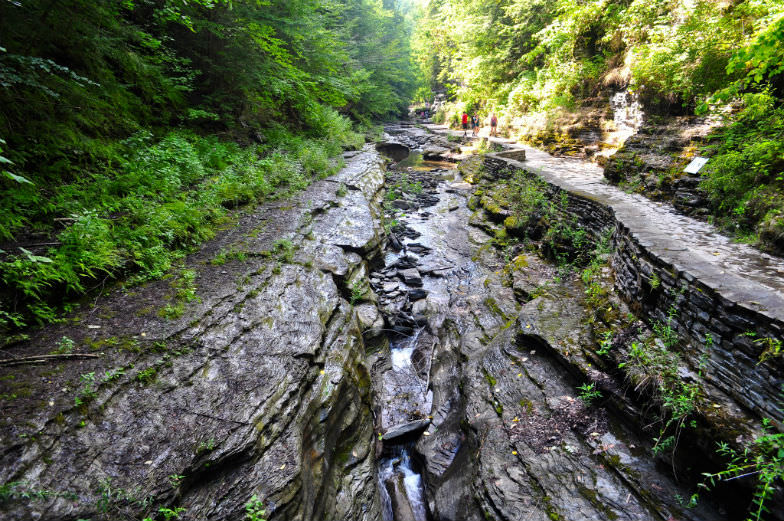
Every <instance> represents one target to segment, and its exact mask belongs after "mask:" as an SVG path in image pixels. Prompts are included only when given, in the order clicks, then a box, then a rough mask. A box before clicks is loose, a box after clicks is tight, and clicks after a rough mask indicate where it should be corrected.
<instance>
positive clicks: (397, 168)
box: [0, 125, 782, 521]
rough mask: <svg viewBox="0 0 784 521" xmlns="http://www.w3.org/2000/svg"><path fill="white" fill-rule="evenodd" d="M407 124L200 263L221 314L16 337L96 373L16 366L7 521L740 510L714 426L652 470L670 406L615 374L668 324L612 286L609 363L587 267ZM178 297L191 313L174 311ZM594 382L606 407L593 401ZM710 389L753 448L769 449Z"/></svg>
mask: <svg viewBox="0 0 784 521" xmlns="http://www.w3.org/2000/svg"><path fill="white" fill-rule="evenodd" d="M386 130H387V135H386V136H385V137H386V141H385V142H384V143H383V144H381V145H379V146H378V150H380V151H381V152H383V153H384V154H385V155H387V156H389V157H392V158H394V160H395V161H397V162H396V163H393V164H392V165H390V166H389V167H385V166H384V160H383V159H382V156H381V154H380V153H379V151H377V150H376V147H373V146H370V145H369V146H367V147H366V148H365V149H364V150H362V151H360V152H353V153H348V154H346V162H347V166H346V167H345V168H344V169H343V170H342V171H341V172H340V173H339V174H337V175H336V176H333V177H332V178H329V179H326V180H322V181H319V182H317V183H315V184H313V185H312V186H311V187H309V188H308V189H307V190H306V191H304V192H303V193H301V194H300V195H298V196H296V197H295V198H294V199H293V200H289V201H276V202H272V203H268V204H265V205H263V206H262V207H260V208H258V209H255V210H254V211H251V212H247V213H245V214H243V215H240V216H238V217H237V219H236V222H235V223H233V224H232V226H231V227H230V228H229V229H228V230H227V231H225V232H223V233H221V234H219V235H218V236H217V237H216V239H214V240H213V241H211V242H210V243H208V244H207V246H206V247H205V248H204V249H202V250H201V251H200V252H199V253H197V254H194V255H192V256H191V257H189V259H188V260H187V264H186V266H184V267H183V270H184V271H185V270H191V271H192V272H193V273H194V275H193V276H190V277H192V278H193V279H194V280H195V288H196V290H195V291H196V294H197V296H198V298H193V299H190V298H185V297H183V287H184V285H185V284H186V283H185V282H183V280H184V279H187V278H188V277H184V276H183V275H182V274H180V275H175V276H174V277H172V278H170V279H168V280H163V281H159V282H156V283H152V284H148V285H146V286H144V287H141V288H137V289H135V290H133V291H132V292H129V291H115V292H113V293H111V294H110V295H108V296H107V297H105V298H102V299H100V300H99V301H98V302H96V303H95V305H91V306H89V309H86V310H85V311H83V312H79V313H76V314H75V315H74V316H73V317H71V319H69V322H68V323H65V324H61V325H58V326H56V327H51V328H45V329H43V330H41V331H38V332H36V333H35V334H34V335H33V337H32V338H31V339H30V340H29V341H27V342H25V343H23V344H20V345H18V346H14V352H13V354H14V356H18V357H21V356H26V357H34V356H36V355H43V354H45V353H49V352H51V351H52V350H53V349H55V348H56V346H57V345H58V341H59V339H61V338H62V337H64V336H67V337H68V338H69V339H70V340H71V341H73V343H74V345H75V348H74V351H73V352H74V354H77V355H78V354H85V355H97V356H95V357H85V358H78V357H75V358H74V359H73V360H67V361H58V362H44V363H38V364H34V365H24V366H4V367H0V386H2V389H1V390H0V393H2V394H3V397H4V401H3V417H2V420H1V421H0V436H1V437H2V451H1V452H0V483H3V484H4V485H3V489H2V490H3V494H2V495H1V496H0V510H1V511H2V517H3V519H9V520H20V521H21V520H28V519H41V520H58V521H60V520H61V521H77V520H79V519H85V520H88V519H89V520H93V521H98V520H104V519H107V520H108V519H112V520H115V519H129V520H130V519H133V520H141V519H142V518H144V517H145V516H149V517H153V518H156V519H164V518H165V517H166V516H167V515H169V514H168V513H169V512H175V513H176V514H171V515H176V516H177V517H176V518H178V519H182V520H240V519H244V518H245V514H246V509H247V508H248V505H252V504H253V499H252V498H253V497H254V496H255V497H256V498H258V499H259V500H261V501H263V503H264V506H265V509H266V517H265V518H266V519H269V520H316V519H342V520H368V521H369V520H379V519H380V520H384V521H409V520H416V521H446V520H454V521H458V520H468V521H472V520H477V521H478V520H481V519H497V520H509V521H512V520H525V521H529V520H530V521H537V520H570V521H571V520H586V521H587V520H599V519H602V520H604V519H618V520H649V519H650V520H662V521H664V520H695V521H696V520H719V519H740V518H741V517H742V515H743V511H744V508H745V507H746V505H747V504H748V499H749V491H748V489H741V490H735V489H720V491H719V493H718V494H715V495H713V496H705V497H704V498H703V500H702V501H700V502H699V503H698V504H697V505H696V506H690V508H686V505H685V503H686V502H687V499H688V498H689V497H690V495H691V494H692V493H693V492H694V487H695V484H696V480H697V479H698V478H699V472H700V471H702V470H704V469H705V468H708V467H709V466H710V464H711V463H710V462H706V461H704V460H705V458H710V456H709V455H710V454H711V453H712V443H713V441H714V439H713V438H711V437H710V436H711V434H710V433H712V432H715V429H716V428H717V425H719V422H720V420H719V419H718V417H717V416H716V415H714V416H713V417H712V418H713V419H711V418H707V419H705V418H701V419H700V423H701V426H702V428H701V429H697V430H695V432H696V433H700V434H695V435H693V436H691V437H689V436H684V439H683V440H682V442H681V447H680V448H679V449H678V451H677V452H676V454H677V456H673V457H670V456H668V455H666V454H665V455H659V456H657V457H654V456H652V452H651V449H652V446H653V444H654V442H653V436H652V434H651V433H652V430H651V427H650V424H651V423H652V418H653V417H655V413H654V412H653V411H652V406H651V404H650V402H649V401H647V399H649V398H650V396H647V395H646V394H645V392H644V389H643V390H640V388H639V386H637V388H635V386H633V385H631V384H630V383H629V381H628V380H627V378H626V376H625V375H624V374H623V373H619V372H618V371H616V370H611V368H616V367H617V365H618V363H619V361H621V360H622V358H613V356H614V357H622V356H624V355H623V353H624V352H625V351H624V350H628V348H629V344H630V343H631V341H630V339H631V338H632V337H637V336H644V334H645V333H646V332H650V329H649V324H646V322H645V321H643V320H639V319H638V318H637V317H635V316H634V315H630V311H631V310H630V309H629V308H628V306H627V304H626V303H624V302H623V301H622V299H621V298H620V297H618V296H617V295H615V294H613V292H612V291H609V292H608V294H607V297H606V298H607V300H606V301H605V302H604V304H603V305H604V306H606V307H608V309H611V310H612V313H611V315H612V316H613V317H616V319H617V317H621V316H623V317H627V318H626V319H625V322H624V323H623V334H619V335H618V336H617V337H616V338H615V340H614V346H613V347H614V353H615V354H614V355H612V356H611V357H610V358H609V359H608V358H606V357H605V358H603V357H602V356H600V355H597V354H596V351H597V346H598V344H599V342H600V339H599V338H598V337H597V332H596V326H595V324H596V320H597V319H596V317H597V315H598V314H599V311H601V310H599V311H597V309H595V305H594V304H592V303H591V302H590V301H589V300H588V296H587V294H586V286H585V283H584V282H583V281H582V280H581V279H580V277H579V274H578V273H576V272H572V273H564V271H563V270H562V269H558V268H557V267H556V266H555V265H553V264H552V263H550V262H548V261H546V260H544V259H543V258H542V257H541V256H540V255H538V254H537V248H536V247H535V245H532V244H527V243H526V241H524V240H520V241H499V240H498V239H499V237H503V236H504V235H503V234H504V232H503V228H504V226H503V224H500V223H499V222H498V218H497V216H494V215H493V212H492V211H490V210H488V209H486V208H483V206H482V202H481V197H479V196H478V195H477V189H478V188H479V189H481V190H485V191H487V190H488V189H489V188H491V187H492V184H493V183H497V182H498V180H497V179H495V180H494V179H492V178H483V177H482V175H481V174H480V173H479V172H481V168H480V167H481V164H480V162H478V161H477V160H476V159H474V160H470V159H469V161H466V162H464V163H463V164H462V165H461V166H460V167H458V163H457V162H456V161H457V160H459V159H465V158H466V155H465V152H466V151H465V150H461V143H459V142H458V141H457V140H450V139H447V138H445V137H444V136H435V135H433V134H430V133H428V132H427V131H426V130H424V129H422V128H419V127H416V126H412V125H395V126H390V127H388V128H387V129H386ZM466 179H468V181H471V182H468V181H467V180H466ZM605 255H607V256H609V254H605ZM601 266H602V267H601V269H600V273H599V275H598V277H599V279H600V281H601V284H602V285H604V287H605V288H612V285H613V278H614V275H615V274H614V272H613V269H612V268H611V266H610V264H609V263H605V264H602V265H601ZM184 271H183V272H184ZM178 299H179V300H181V301H183V302H182V304H183V308H184V310H183V312H182V314H181V315H180V316H172V315H171V314H168V315H167V314H166V313H160V312H158V310H160V309H161V308H162V306H163V305H164V304H166V303H169V304H171V303H173V302H177V301H178ZM603 316H604V315H603ZM613 320H615V319H613ZM617 320H619V321H620V319H617ZM624 335H626V336H625V337H624ZM691 369H693V368H689V367H686V366H684V367H683V371H684V373H683V375H684V378H690V376H689V374H693V373H691V372H690V371H691ZM588 383H591V384H593V385H595V386H596V389H599V390H600V391H601V393H602V395H603V396H602V398H601V399H598V400H594V401H593V403H591V401H590V400H583V399H581V398H580V391H579V390H578V386H580V385H583V384H586V385H587V384H588ZM706 386H707V387H708V389H707V390H706V393H708V394H709V396H710V399H711V400H714V403H715V401H719V400H721V402H720V404H721V405H720V407H722V408H723V409H722V410H724V409H726V410H728V411H729V412H728V413H727V414H726V415H725V416H722V417H721V418H722V420H721V421H724V422H725V426H727V425H728V426H731V427H732V428H733V429H734V430H733V431H732V432H733V433H734V434H733V435H734V436H739V437H741V438H742V437H743V436H749V435H750V434H749V433H753V432H754V428H753V427H752V426H751V425H752V423H753V420H755V418H754V417H753V415H751V413H749V412H748V411H745V410H743V409H742V407H740V406H738V405H737V403H736V402H735V401H733V399H732V398H730V397H728V396H727V395H726V394H723V392H722V391H721V389H719V388H713V387H711V386H710V384H706ZM654 431H655V429H654ZM700 436H705V438H704V439H700ZM179 509H182V510H179ZM156 516H157V517H156ZM776 516H778V517H776ZM774 517H775V518H777V519H781V518H782V515H781V513H780V512H779V513H778V514H776V513H775V512H774ZM167 519H169V518H167Z"/></svg>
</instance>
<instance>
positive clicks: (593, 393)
mask: <svg viewBox="0 0 784 521" xmlns="http://www.w3.org/2000/svg"><path fill="white" fill-rule="evenodd" d="M577 389H578V390H579V391H580V394H579V398H580V400H582V402H583V403H584V404H585V406H586V407H590V406H591V405H592V404H593V402H594V401H596V400H598V399H599V398H601V397H602V392H601V391H600V390H598V389H597V388H596V384H594V383H591V384H587V383H585V384H582V385H581V386H579V387H577Z"/></svg>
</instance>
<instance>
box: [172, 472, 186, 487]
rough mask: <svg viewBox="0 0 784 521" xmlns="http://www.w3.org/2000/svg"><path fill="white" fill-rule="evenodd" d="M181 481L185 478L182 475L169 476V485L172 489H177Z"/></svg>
mask: <svg viewBox="0 0 784 521" xmlns="http://www.w3.org/2000/svg"><path fill="white" fill-rule="evenodd" d="M183 479H185V476H183V475H182V474H171V475H170V476H169V483H171V486H172V488H177V487H179V486H180V483H182V480H183Z"/></svg>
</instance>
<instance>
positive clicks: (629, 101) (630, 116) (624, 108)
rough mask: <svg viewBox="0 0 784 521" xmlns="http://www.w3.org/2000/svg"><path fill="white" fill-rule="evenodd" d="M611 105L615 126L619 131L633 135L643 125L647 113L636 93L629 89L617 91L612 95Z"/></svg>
mask: <svg viewBox="0 0 784 521" xmlns="http://www.w3.org/2000/svg"><path fill="white" fill-rule="evenodd" d="M610 107H611V108H612V111H613V121H614V122H615V127H616V129H617V130H618V131H619V132H624V133H628V134H629V135H631V134H634V133H636V132H637V131H638V130H639V129H640V127H641V126H642V123H643V118H644V116H645V113H644V112H643V111H642V105H641V104H640V101H639V100H638V99H637V95H636V94H634V93H632V92H629V91H628V90H622V91H620V92H616V93H615V94H613V95H612V96H610Z"/></svg>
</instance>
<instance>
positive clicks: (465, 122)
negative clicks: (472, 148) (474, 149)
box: [462, 110, 468, 137]
mask: <svg viewBox="0 0 784 521" xmlns="http://www.w3.org/2000/svg"><path fill="white" fill-rule="evenodd" d="M462 121H463V137H466V135H467V134H468V114H466V111H465V110H464V111H463V120H462Z"/></svg>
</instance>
